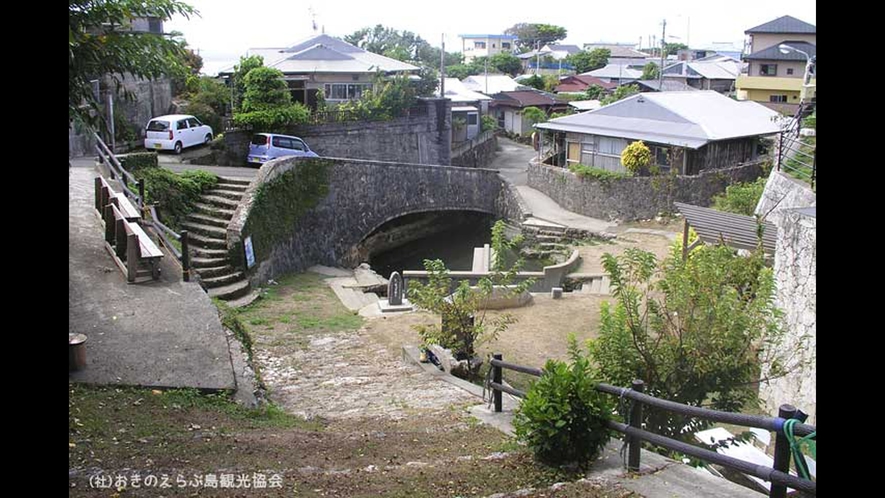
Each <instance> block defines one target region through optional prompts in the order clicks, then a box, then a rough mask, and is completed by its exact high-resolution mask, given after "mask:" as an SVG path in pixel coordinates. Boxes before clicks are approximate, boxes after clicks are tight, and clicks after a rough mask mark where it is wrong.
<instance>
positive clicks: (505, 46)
mask: <svg viewBox="0 0 885 498" xmlns="http://www.w3.org/2000/svg"><path fill="white" fill-rule="evenodd" d="M501 48H502V49H504V50H510V42H501Z"/></svg>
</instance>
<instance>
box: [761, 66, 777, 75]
mask: <svg viewBox="0 0 885 498" xmlns="http://www.w3.org/2000/svg"><path fill="white" fill-rule="evenodd" d="M759 76H777V64H760V65H759Z"/></svg>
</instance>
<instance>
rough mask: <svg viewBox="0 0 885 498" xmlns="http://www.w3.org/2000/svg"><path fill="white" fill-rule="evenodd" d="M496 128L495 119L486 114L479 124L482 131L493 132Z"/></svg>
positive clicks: (496, 121) (496, 122)
mask: <svg viewBox="0 0 885 498" xmlns="http://www.w3.org/2000/svg"><path fill="white" fill-rule="evenodd" d="M497 127H498V120H497V119H495V117H494V116H489V115H488V114H486V115H485V116H483V117H482V123H481V124H480V129H481V130H482V131H488V130H494V129H495V128H497Z"/></svg>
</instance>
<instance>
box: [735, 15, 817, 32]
mask: <svg viewBox="0 0 885 498" xmlns="http://www.w3.org/2000/svg"><path fill="white" fill-rule="evenodd" d="M744 33H748V34H749V33H805V34H815V33H817V28H815V27H814V25H813V24H808V23H807V22H805V21H800V20H799V19H796V18H795V17H792V16H782V17H778V18H777V19H775V20H774V21H769V22H767V23H765V24H760V25H759V26H756V27H755V28H750V29H748V30H746V31H744Z"/></svg>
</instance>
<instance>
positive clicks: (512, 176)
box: [488, 136, 538, 186]
mask: <svg viewBox="0 0 885 498" xmlns="http://www.w3.org/2000/svg"><path fill="white" fill-rule="evenodd" d="M498 148H499V149H500V150H498V152H497V154H495V159H494V160H493V161H492V164H490V165H489V166H488V167H489V168H490V169H496V170H498V171H499V172H500V173H501V176H502V177H504V179H505V180H507V181H508V182H509V183H511V184H512V185H515V186H520V185H527V184H528V167H529V161H530V160H531V159H532V158H535V157H537V156H538V153H537V152H536V151H535V150H534V149H532V148H531V147H529V146H528V145H523V144H521V143H517V142H514V141H513V140H510V139H507V138H504V137H500V136H499V137H498Z"/></svg>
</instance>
